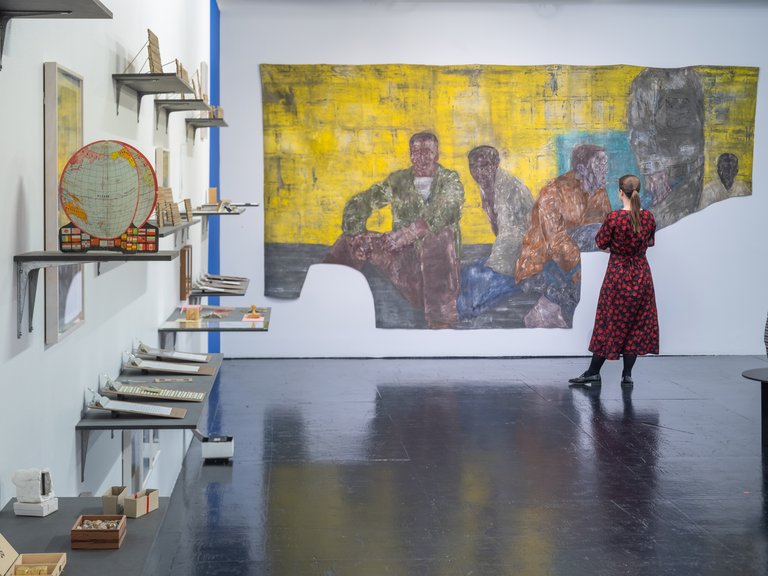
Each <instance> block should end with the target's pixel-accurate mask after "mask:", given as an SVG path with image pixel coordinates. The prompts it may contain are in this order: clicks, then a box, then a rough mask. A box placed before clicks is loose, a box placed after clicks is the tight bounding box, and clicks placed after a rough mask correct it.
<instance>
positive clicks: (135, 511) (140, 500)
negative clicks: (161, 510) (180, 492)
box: [123, 488, 160, 518]
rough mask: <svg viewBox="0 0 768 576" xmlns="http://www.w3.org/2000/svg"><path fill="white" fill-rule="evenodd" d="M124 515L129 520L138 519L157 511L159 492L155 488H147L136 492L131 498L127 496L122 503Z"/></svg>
mask: <svg viewBox="0 0 768 576" xmlns="http://www.w3.org/2000/svg"><path fill="white" fill-rule="evenodd" d="M123 506H124V507H125V515H126V516H128V517H129V518H140V517H141V516H144V514H149V513H150V512H152V511H153V510H157V508H158V506H160V492H159V491H158V490H157V488H148V489H146V490H142V491H141V492H137V493H136V494H134V495H133V496H127V497H126V498H125V500H124V501H123Z"/></svg>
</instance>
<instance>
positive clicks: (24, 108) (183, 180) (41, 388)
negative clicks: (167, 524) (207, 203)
mask: <svg viewBox="0 0 768 576" xmlns="http://www.w3.org/2000/svg"><path fill="white" fill-rule="evenodd" d="M103 4H104V5H105V6H107V8H109V9H110V10H111V11H112V13H113V15H114V17H113V19H111V20H109V19H107V20H56V19H34V20H33V19H14V20H12V21H11V22H10V23H9V25H8V29H7V35H6V39H5V50H4V54H3V61H2V64H3V68H2V70H0V110H2V121H1V122H0V135H1V136H0V182H2V198H3V200H2V207H3V209H2V211H0V222H2V225H0V253H2V262H3V265H2V266H3V269H4V273H3V274H1V275H0V293H2V294H4V297H3V298H0V406H2V415H0V506H3V505H4V504H5V503H6V502H8V501H9V499H11V498H12V497H14V496H15V487H14V486H13V484H12V483H11V476H12V474H13V472H14V470H17V469H20V468H39V467H48V468H50V469H51V472H52V475H53V482H54V490H55V491H56V493H57V494H59V495H62V496H76V495H78V494H79V493H81V492H91V493H93V494H95V495H99V494H101V492H102V491H103V490H104V489H105V487H107V486H111V485H120V484H122V470H121V459H120V456H121V434H120V432H116V433H115V434H114V435H112V434H111V433H110V432H103V433H98V432H94V433H91V434H90V437H89V438H88V450H87V460H86V462H85V481H84V482H81V481H80V462H81V459H80V455H81V454H80V443H79V438H78V437H77V435H76V432H75V426H76V424H77V423H78V421H79V420H80V417H81V411H82V409H83V404H84V399H85V394H86V389H87V388H96V387H97V386H98V378H99V374H101V373H105V374H108V375H110V376H112V377H114V376H117V374H118V372H119V368H120V363H121V355H122V352H123V351H126V350H130V349H131V346H132V343H133V339H134V338H138V339H141V340H142V341H144V342H146V343H149V344H151V345H157V343H158V337H157V326H158V325H159V324H160V323H161V322H162V321H163V320H165V318H167V317H168V315H169V314H170V313H171V312H172V311H173V309H174V307H176V306H177V305H178V304H179V260H178V258H177V259H176V260H174V261H171V262H156V263H140V262H131V263H125V264H120V265H118V266H116V267H114V268H112V269H111V270H109V271H108V272H106V273H104V274H101V275H98V276H97V274H96V265H95V264H86V265H85V286H84V300H85V305H84V309H85V322H84V323H83V325H82V326H81V327H80V328H78V329H76V330H75V331H74V332H72V333H71V334H70V335H68V336H67V337H66V338H65V339H63V340H62V341H61V342H59V343H57V344H55V345H52V346H49V347H46V345H45V340H44V316H45V305H44V294H43V273H42V272H41V274H40V280H39V282H38V290H37V298H36V302H35V304H36V305H35V311H34V323H33V328H34V329H33V331H32V333H28V332H27V329H26V324H27V317H28V309H29V306H28V304H27V306H26V307H25V308H26V309H25V313H24V319H23V334H22V336H21V338H18V339H17V337H16V320H17V305H18V302H19V300H18V299H19V298H23V297H24V296H23V295H20V294H17V291H16V275H15V268H14V262H13V257H14V255H16V254H23V253H26V252H32V251H38V250H43V248H44V244H43V63H44V62H57V63H58V64H59V65H61V66H63V67H65V68H67V69H69V70H71V71H72V72H75V73H76V74H78V75H80V76H82V77H83V87H84V126H83V129H84V134H83V141H84V143H88V142H92V141H94V140H102V139H114V140H121V141H124V142H126V143H128V144H130V145H132V146H134V147H136V148H138V149H139V150H140V151H141V152H142V153H143V154H144V155H145V156H146V157H147V158H148V159H149V160H150V162H151V163H152V164H153V165H154V158H155V149H156V148H158V147H159V148H166V149H168V150H169V151H170V154H171V170H170V180H171V182H170V183H171V187H172V188H173V189H174V194H175V195H176V196H177V197H191V198H192V200H193V203H200V202H202V201H203V198H205V194H206V188H207V186H208V172H209V164H208V161H209V159H208V153H209V148H208V140H205V141H201V140H200V138H199V136H198V141H197V143H196V144H195V145H193V144H192V141H191V140H190V141H187V140H186V138H185V125H184V114H183V113H182V114H172V115H171V117H170V122H169V126H168V130H167V132H166V128H165V123H164V121H163V120H162V119H161V121H160V123H159V125H158V127H157V129H156V128H155V111H154V106H153V103H152V96H146V97H145V98H144V99H143V102H142V105H141V113H140V116H139V117H138V118H137V98H136V96H135V94H134V93H132V92H131V91H123V93H122V95H121V97H120V105H119V108H118V107H117V104H116V91H115V87H114V85H113V81H112V74H114V73H121V72H124V71H125V68H126V65H127V64H128V63H129V62H130V61H131V60H132V59H133V58H134V56H135V55H136V54H137V53H138V52H139V51H140V50H141V51H142V52H141V55H140V56H139V57H138V58H137V59H136V62H135V65H136V68H139V67H140V66H141V64H142V62H143V61H144V60H146V48H143V45H144V43H145V42H146V40H147V29H148V28H149V29H151V30H152V31H153V32H154V33H155V34H157V35H158V37H159V39H160V53H161V58H162V60H163V62H164V63H165V62H168V61H171V60H173V59H176V58H178V59H179V60H180V61H181V62H182V64H183V65H184V66H185V67H186V68H187V69H188V70H190V71H194V70H195V69H196V68H197V67H198V66H199V65H200V62H202V61H206V62H208V60H209V44H210V40H209V38H210V36H209V20H210V18H209V2H208V0H194V1H190V0H165V1H163V2H151V1H150V0H135V1H131V2H123V1H118V0H103ZM142 48H143V50H142ZM173 70H174V68H173V67H170V68H168V70H167V71H171V72H172V71H173ZM136 71H138V70H136ZM143 71H144V72H147V71H148V69H147V67H146V66H144V70H143ZM201 229H202V226H193V227H192V228H191V229H190V235H189V243H190V244H192V246H193V250H194V261H193V265H194V267H195V270H200V269H205V266H206V265H207V264H206V258H207V241H206V240H205V238H203V236H202V230H201ZM177 244H180V242H179V241H178V239H175V238H173V237H168V238H163V239H161V242H160V249H161V250H172V249H174V248H178V245H177ZM183 344H185V345H186V346H189V347H194V349H205V348H204V346H206V342H205V340H204V339H202V338H194V339H192V338H191V339H187V340H185V341H184V342H183ZM190 437H191V436H190V433H187V434H186V436H185V435H184V434H183V433H182V432H178V431H168V432H166V431H163V433H162V434H161V437H160V444H161V458H160V460H159V462H160V465H159V467H158V468H157V470H156V471H155V472H154V473H153V474H154V477H153V478H151V479H150V482H151V485H152V486H154V487H158V488H160V492H161V495H163V496H167V495H169V494H170V491H171V489H172V487H173V484H174V482H175V478H176V474H177V472H178V469H179V466H180V463H181V458H182V456H183V453H184V448H185V447H186V444H187V443H188V442H189V439H190Z"/></svg>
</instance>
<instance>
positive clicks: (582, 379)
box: [568, 372, 603, 386]
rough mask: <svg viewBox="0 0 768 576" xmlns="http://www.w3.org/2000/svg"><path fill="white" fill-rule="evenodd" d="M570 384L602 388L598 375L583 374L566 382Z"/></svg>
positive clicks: (601, 381)
mask: <svg viewBox="0 0 768 576" xmlns="http://www.w3.org/2000/svg"><path fill="white" fill-rule="evenodd" d="M568 382H570V383H571V384H580V385H584V384H589V385H590V386H602V385H603V380H602V378H600V373H599V372H598V373H597V374H587V373H586V372H584V374H582V375H581V376H576V378H571V379H570V380H568Z"/></svg>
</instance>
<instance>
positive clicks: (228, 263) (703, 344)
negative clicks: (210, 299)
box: [220, 0, 768, 357]
mask: <svg viewBox="0 0 768 576" xmlns="http://www.w3.org/2000/svg"><path fill="white" fill-rule="evenodd" d="M221 4H222V17H221V36H222V40H221V61H222V66H221V70H222V75H221V82H222V83H221V86H222V88H221V91H222V102H221V104H222V106H223V107H224V109H225V110H226V118H227V122H228V124H229V128H226V129H222V130H221V131H220V132H221V195H222V197H225V198H229V199H232V200H234V201H240V202H262V199H263V147H262V118H261V113H262V110H261V85H260V77H259V68H258V66H259V64H261V63H273V64H320V63H324V64H377V63H405V64H437V65H441V64H445V65H447V64H502V65H535V64H572V65H608V64H630V65H638V66H652V67H681V66H692V65H700V64H703V65H724V66H727V65H738V66H754V67H760V68H761V69H762V70H761V76H760V80H759V84H758V104H757V117H756V134H755V150H754V158H755V162H754V171H753V195H752V196H751V197H745V198H735V199H731V200H728V201H725V202H720V203H718V204H716V205H713V206H710V207H708V208H707V209H705V210H703V211H701V212H698V213H696V214H693V215H691V216H688V217H686V218H684V219H683V220H681V221H679V222H677V223H676V224H675V225H673V226H670V227H668V228H665V229H663V230H661V231H659V233H658V234H657V238H656V243H657V245H656V247H655V248H652V249H650V250H649V253H648V257H649V261H650V263H651V267H652V270H653V274H654V278H655V285H656V294H657V301H658V307H659V317H660V325H661V353H662V354H667V355H676V354H705V355H706V354H762V353H764V352H765V349H764V346H763V327H764V324H765V318H766V310H767V309H768V295H767V294H766V291H765V288H764V286H765V285H766V280H767V279H768V267H767V266H766V265H765V261H766V256H768V247H767V246H766V240H768V233H767V230H768V227H767V226H766V225H765V218H766V214H768V163H766V162H765V159H766V158H768V115H767V111H766V108H765V74H766V66H768V50H766V44H765V37H764V31H765V29H766V28H767V27H768V6H765V5H759V4H758V3H754V2H748V3H744V2H722V3H716V2H704V3H687V2H670V3H655V2H653V3H643V2H622V3H620V5H614V4H610V3H592V2H579V1H572V2H556V3H539V2H530V3H528V2H503V1H499V2H407V3H406V2H398V1H374V0H370V1H362V2H344V1H339V2H311V1H296V2H284V1H281V0H273V1H270V0H258V1H251V2H245V1H244V0H225V1H222V2H221ZM404 161H406V160H405V159H404ZM384 176H385V175H382V178H383V177H384ZM612 184H613V183H609V185H612ZM263 240H264V210H263V207H259V208H251V209H249V210H248V211H247V212H246V213H245V214H244V215H242V216H239V217H237V218H226V219H224V218H222V223H221V246H222V254H221V271H222V273H225V274H236V275H244V276H248V277H250V278H251V284H250V288H249V292H248V294H247V296H246V297H245V299H244V300H243V299H242V298H238V299H234V298H232V299H223V302H225V303H229V304H232V305H242V304H243V303H244V302H245V303H247V304H252V303H255V304H259V305H266V306H271V307H272V322H271V326H270V330H269V332H268V333H266V334H243V335H224V336H223V337H222V351H223V352H224V353H225V354H226V355H227V356H228V357H347V356H351V357H371V356H375V357H398V356H540V355H542V356H548V355H585V354H587V353H588V352H587V344H588V342H589V338H590V335H591V330H592V322H593V319H594V312H595V307H596V303H597V295H598V291H599V287H600V283H601V282H602V277H603V272H604V270H605V266H606V263H607V259H608V256H607V255H606V254H602V253H587V254H583V256H582V285H581V302H580V304H579V306H578V308H577V310H576V314H575V317H574V324H573V328H572V329H532V330H531V329H519V330H440V331H429V330H383V329H376V328H375V323H374V308H373V300H372V296H371V293H370V290H369V288H368V285H367V283H366V281H365V279H364V278H363V276H362V275H361V274H359V273H357V272H356V271H354V270H352V269H348V268H345V267H342V266H331V265H316V266H313V267H312V268H311V269H310V271H309V273H308V275H307V279H306V281H305V283H304V288H303V292H302V295H301V298H299V299H298V300H280V299H274V298H265V297H264V268H263V266H264V245H263Z"/></svg>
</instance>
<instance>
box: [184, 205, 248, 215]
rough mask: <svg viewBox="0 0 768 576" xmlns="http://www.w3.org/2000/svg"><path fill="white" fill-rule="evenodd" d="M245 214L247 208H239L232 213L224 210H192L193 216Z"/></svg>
mask: <svg viewBox="0 0 768 576" xmlns="http://www.w3.org/2000/svg"><path fill="white" fill-rule="evenodd" d="M232 206H234V204H232ZM243 212H245V208H243V207H242V206H238V207H236V208H235V209H234V210H232V211H227V210H224V211H221V212H219V211H218V210H205V209H202V208H195V209H194V210H192V216H240V214H242V213H243Z"/></svg>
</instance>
